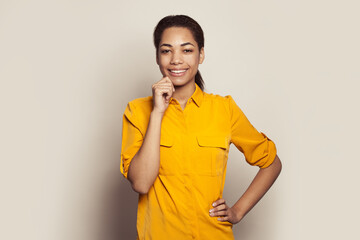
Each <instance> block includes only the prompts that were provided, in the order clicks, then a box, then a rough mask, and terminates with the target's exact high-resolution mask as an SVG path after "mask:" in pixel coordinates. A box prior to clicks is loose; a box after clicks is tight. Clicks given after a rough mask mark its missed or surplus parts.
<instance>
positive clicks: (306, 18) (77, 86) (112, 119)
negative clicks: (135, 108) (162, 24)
mask: <svg viewBox="0 0 360 240" xmlns="http://www.w3.org/2000/svg"><path fill="white" fill-rule="evenodd" d="M358 9H359V3H358V2H357V1H320V0H315V1H314V0H313V1H284V0H283V1H281V0H278V1H216V2H215V1H214V2H210V1H189V0H183V1H162V0H157V1H114V0H104V1H84V0H83V1H79V0H72V1H45V0H43V1H40V0H34V1H24V0H22V1H4V0H2V1H1V2H0V79H1V87H0V104H1V106H0V107H1V108H0V109H1V124H0V130H1V133H0V140H1V146H2V147H1V151H0V154H1V156H0V159H1V175H0V180H1V209H0V210H1V214H0V216H1V217H0V220H1V229H2V230H1V233H0V238H1V239H29V240H30V239H31V240H33V239H34V240H39V239H41V240H42V239H44V240H48V239H51V240H64V239H74V240H80V239H84V240H85V239H86V240H115V239H124V240H127V239H135V236H136V228H135V223H136V207H137V194H135V193H134V192H133V191H132V190H131V188H130V186H129V184H128V182H127V181H126V180H125V179H124V178H123V177H122V176H121V174H120V171H119V163H120V145H121V124H122V123H121V121H122V113H123V111H124V109H125V106H126V103H127V102H128V101H130V100H132V99H134V98H137V97H142V96H148V95H150V94H151V85H152V84H153V83H154V82H155V81H158V80H160V78H161V74H160V72H159V70H158V68H157V65H156V63H155V54H154V53H155V52H154V47H153V45H152V31H153V29H154V27H155V25H156V23H157V22H158V21H159V20H160V19H161V18H162V17H164V16H166V15H169V14H180V13H181V14H188V15H190V16H192V17H193V18H195V19H196V20H197V21H198V22H199V23H200V24H201V25H202V27H203V29H204V32H205V39H206V42H205V54H206V58H205V62H204V63H203V64H202V65H201V67H200V70H201V72H202V75H203V77H204V79H205V82H206V91H207V92H211V93H218V94H221V95H227V94H231V95H232V96H233V97H234V99H235V100H236V102H237V103H238V105H239V106H240V107H241V108H242V109H243V111H244V112H245V114H246V115H247V117H248V118H249V119H250V121H251V122H252V123H253V125H254V126H255V127H256V128H257V129H258V130H259V131H263V132H264V133H266V134H267V135H268V136H269V137H270V138H271V139H272V140H274V142H275V143H276V146H277V148H278V155H279V157H280V158H281V160H282V162H283V171H282V173H281V175H280V177H279V179H278V180H277V182H276V184H275V185H274V187H273V188H272V189H271V190H270V191H269V192H268V194H267V195H266V196H265V197H264V198H263V199H262V201H261V202H260V203H259V204H258V205H257V206H256V207H255V208H254V209H253V210H252V211H251V213H249V214H248V215H247V216H246V218H245V219H244V220H243V221H242V222H240V223H239V224H237V225H235V226H234V233H235V235H236V239H242V240H258V239H267V240H289V239H292V240H302V239H340V238H342V239H359V233H358V231H357V227H358V226H357V225H358V220H357V216H358V215H359V204H358V203H359V202H360V199H359V198H360V197H359V190H358V189H359V188H358V186H357V185H358V184H356V183H359V180H360V179H359V174H358V169H359V166H360V164H359V156H358V151H359V134H360V129H359V122H360V116H359V115H360V114H359V102H360V101H359V100H360V99H359V96H358V90H359V83H358V81H359V77H360V72H359V66H360V60H359V59H360V58H359V56H360V49H359V42H360V34H359V30H358V29H359V21H360V18H359V15H358ZM256 171H257V168H255V167H250V166H249V165H247V164H246V163H245V161H244V157H243V155H242V154H241V153H240V152H239V151H237V150H236V148H235V147H232V148H231V151H230V155H229V162H228V174H227V179H226V185H225V190H224V197H225V198H226V199H227V201H228V202H229V203H234V202H235V201H236V200H237V199H238V198H239V197H240V196H241V194H242V192H243V191H244V190H245V189H246V187H247V186H248V184H249V183H250V181H251V179H252V178H253V177H254V175H255V174H256ZM355 184H356V185H355Z"/></svg>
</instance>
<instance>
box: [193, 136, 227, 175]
mask: <svg viewBox="0 0 360 240" xmlns="http://www.w3.org/2000/svg"><path fill="white" fill-rule="evenodd" d="M228 139H229V138H228V137H227V136H225V135H211V136H205V135H198V136H196V140H197V144H198V146H197V147H196V158H195V159H194V171H195V173H196V174H199V175H208V176H218V175H221V174H222V173H223V171H224V168H225V167H226V162H227V157H228V151H229V141H228Z"/></svg>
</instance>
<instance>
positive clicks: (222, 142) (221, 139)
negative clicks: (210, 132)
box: [196, 135, 228, 149]
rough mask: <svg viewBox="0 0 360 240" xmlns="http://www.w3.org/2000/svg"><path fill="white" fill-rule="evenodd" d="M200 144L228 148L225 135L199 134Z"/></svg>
mask: <svg viewBox="0 0 360 240" xmlns="http://www.w3.org/2000/svg"><path fill="white" fill-rule="evenodd" d="M196 139H197V142H198V144H199V146H202V147H219V148H224V149H226V148H227V146H228V142H227V138H226V137H225V136H221V135H216V136H197V137H196Z"/></svg>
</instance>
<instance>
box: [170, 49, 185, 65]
mask: <svg viewBox="0 0 360 240" xmlns="http://www.w3.org/2000/svg"><path fill="white" fill-rule="evenodd" d="M181 63H182V57H181V54H180V53H179V52H178V51H174V53H173V55H172V57H171V64H174V65H177V64H181Z"/></svg>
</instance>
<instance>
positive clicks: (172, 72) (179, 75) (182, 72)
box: [169, 69, 188, 77]
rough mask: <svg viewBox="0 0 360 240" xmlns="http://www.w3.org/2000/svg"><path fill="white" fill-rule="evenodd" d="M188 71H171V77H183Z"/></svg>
mask: <svg viewBox="0 0 360 240" xmlns="http://www.w3.org/2000/svg"><path fill="white" fill-rule="evenodd" d="M187 70H188V69H169V72H170V75H171V76H174V77H181V76H183V75H185V73H186V71H187Z"/></svg>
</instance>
